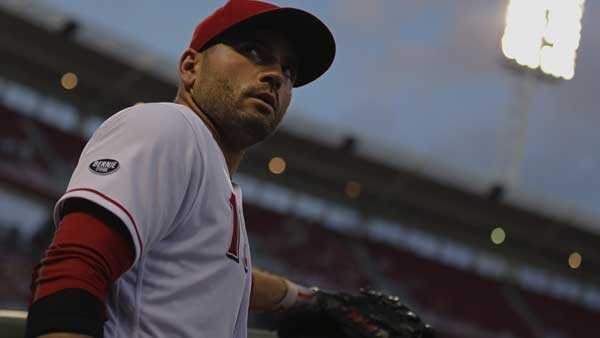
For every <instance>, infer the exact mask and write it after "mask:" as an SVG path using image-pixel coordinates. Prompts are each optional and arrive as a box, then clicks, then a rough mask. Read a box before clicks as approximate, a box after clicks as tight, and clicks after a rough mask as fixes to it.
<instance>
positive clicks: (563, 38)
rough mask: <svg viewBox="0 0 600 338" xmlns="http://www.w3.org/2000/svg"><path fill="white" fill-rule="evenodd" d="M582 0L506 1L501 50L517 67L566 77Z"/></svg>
mask: <svg viewBox="0 0 600 338" xmlns="http://www.w3.org/2000/svg"><path fill="white" fill-rule="evenodd" d="M584 4H585V0H509V3H508V8H507V11H506V28H505V29H504V36H503V37H502V53H504V56H506V57H507V58H509V59H511V60H515V61H516V62H517V63H518V64H519V65H521V66H527V67H529V68H532V69H536V68H540V69H541V70H542V72H544V73H546V74H549V75H552V76H555V77H562V78H563V79H566V80H570V79H572V78H573V76H575V59H576V56H577V48H579V41H580V39H581V18H582V17H583V9H584Z"/></svg>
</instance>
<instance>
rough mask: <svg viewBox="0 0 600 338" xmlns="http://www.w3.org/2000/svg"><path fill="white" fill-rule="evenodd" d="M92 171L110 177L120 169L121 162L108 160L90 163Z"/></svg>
mask: <svg viewBox="0 0 600 338" xmlns="http://www.w3.org/2000/svg"><path fill="white" fill-rule="evenodd" d="M88 168H90V171H91V172H93V173H94V174H98V175H110V174H112V173H114V172H115V171H117V170H118V169H119V161H117V160H111V159H108V158H105V159H101V160H96V161H94V162H92V163H90V166H89V167H88Z"/></svg>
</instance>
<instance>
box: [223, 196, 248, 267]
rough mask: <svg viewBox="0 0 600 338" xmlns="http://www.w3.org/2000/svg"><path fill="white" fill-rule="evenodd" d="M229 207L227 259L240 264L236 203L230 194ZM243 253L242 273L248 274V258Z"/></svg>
mask: <svg viewBox="0 0 600 338" xmlns="http://www.w3.org/2000/svg"><path fill="white" fill-rule="evenodd" d="M229 205H230V206H231V213H232V214H233V221H232V222H231V224H232V227H233V229H232V231H231V242H230V243H229V249H227V257H228V258H231V259H232V260H234V261H235V262H236V263H238V264H239V263H240V225H239V218H238V217H239V216H238V215H239V214H238V210H237V203H236V200H235V195H234V194H233V193H232V194H231V197H229ZM245 252H246V251H244V260H243V264H244V271H245V272H246V273H247V272H248V258H247V257H246V256H245V255H246V254H245Z"/></svg>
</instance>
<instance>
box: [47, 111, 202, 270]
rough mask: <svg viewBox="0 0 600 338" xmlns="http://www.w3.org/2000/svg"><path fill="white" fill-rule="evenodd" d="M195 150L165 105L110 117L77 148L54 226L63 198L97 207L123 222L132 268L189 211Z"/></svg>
mask: <svg viewBox="0 0 600 338" xmlns="http://www.w3.org/2000/svg"><path fill="white" fill-rule="evenodd" d="M199 151H200V149H199V146H198V143H197V140H196V137H195V135H194V129H193V128H192V127H191V125H190V122H189V121H188V120H187V118H186V117H185V116H184V115H183V114H182V113H181V112H180V111H178V110H177V109H174V108H172V107H170V106H169V105H166V104H158V103H156V104H143V105H140V106H134V107H130V108H127V109H125V110H123V111H121V112H119V113H117V114H115V115H113V116H112V117H111V118H109V119H108V120H106V121H105V122H104V123H103V124H102V125H101V126H100V128H98V130H97V131H96V132H95V133H94V135H93V136H92V138H91V139H90V140H89V142H88V143H87V144H86V146H85V148H84V149H83V152H82V154H81V156H80V158H79V162H78V164H77V167H76V168H75V170H74V172H73V175H72V176H71V179H70V181H69V185H68V187H67V191H66V193H65V194H64V195H63V196H62V197H61V198H60V199H59V201H58V202H57V204H56V206H55V208H54V221H55V224H59V222H60V219H61V218H62V216H63V214H62V206H63V204H64V202H65V201H66V200H68V199H69V198H74V197H77V198H83V199H86V200H89V201H91V202H93V203H95V204H98V205H99V206H101V207H103V208H105V209H107V210H109V211H110V212H112V213H113V214H114V215H116V216H117V217H118V218H119V219H120V220H121V221H122V222H123V224H125V226H126V228H127V230H128V231H129V233H130V235H131V239H132V242H133V243H134V246H135V260H134V264H135V263H136V262H137V261H138V260H139V259H140V257H142V255H144V253H145V252H147V251H149V250H150V249H151V248H152V246H153V244H154V243H156V242H157V241H159V240H160V239H161V238H164V237H165V236H166V235H167V234H168V233H169V232H170V231H171V230H172V229H173V228H174V227H176V225H177V223H178V222H179V221H180V220H181V219H182V218H183V217H185V215H186V214H187V213H188V212H189V210H190V209H191V206H192V203H193V201H194V200H195V196H194V194H195V192H197V191H198V187H197V182H196V181H197V179H196V177H198V174H197V173H198V172H200V171H201V170H202V163H201V161H200V157H201V156H199V155H198V152H199Z"/></svg>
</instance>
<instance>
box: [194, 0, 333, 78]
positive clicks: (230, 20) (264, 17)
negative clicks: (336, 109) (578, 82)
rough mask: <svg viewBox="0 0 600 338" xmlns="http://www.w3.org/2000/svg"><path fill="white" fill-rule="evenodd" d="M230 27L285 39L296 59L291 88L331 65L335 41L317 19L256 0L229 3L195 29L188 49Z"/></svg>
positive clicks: (200, 45) (201, 44) (305, 13)
mask: <svg viewBox="0 0 600 338" xmlns="http://www.w3.org/2000/svg"><path fill="white" fill-rule="evenodd" d="M234 28H235V29H236V30H237V29H244V30H246V29H269V30H272V31H276V32H280V33H282V34H283V35H284V36H286V37H287V38H288V40H289V41H290V43H291V44H292V46H293V47H294V50H295V53H296V56H297V58H298V73H297V78H296V82H295V83H294V87H300V86H303V85H305V84H307V83H309V82H311V81H313V80H316V79H317V78H318V77H319V76H321V75H322V74H323V73H325V72H326V71H327V69H329V67H330V66H331V64H332V63H333V59H334V56H335V40H334V39H333V34H331V32H330V31H329V29H328V28H327V26H325V24H324V23H323V22H321V20H319V19H318V18H317V17H316V16H314V15H312V14H310V13H308V12H305V11H303V10H300V9H297V8H291V7H279V6H276V5H273V4H270V3H267V2H264V1H257V0H229V1H228V2H227V3H226V4H225V5H224V6H223V7H221V8H219V9H217V10H216V11H215V12H214V13H213V14H212V15H211V16H209V17H207V18H206V19H204V20H203V21H201V22H200V23H199V24H198V26H196V29H195V30H194V35H193V36H192V41H191V42H190V48H192V49H195V50H202V49H203V48H204V47H205V46H210V44H211V43H212V42H214V41H215V40H216V39H218V38H219V37H220V36H222V35H223V34H224V33H227V32H230V31H232V30H233V29H234Z"/></svg>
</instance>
